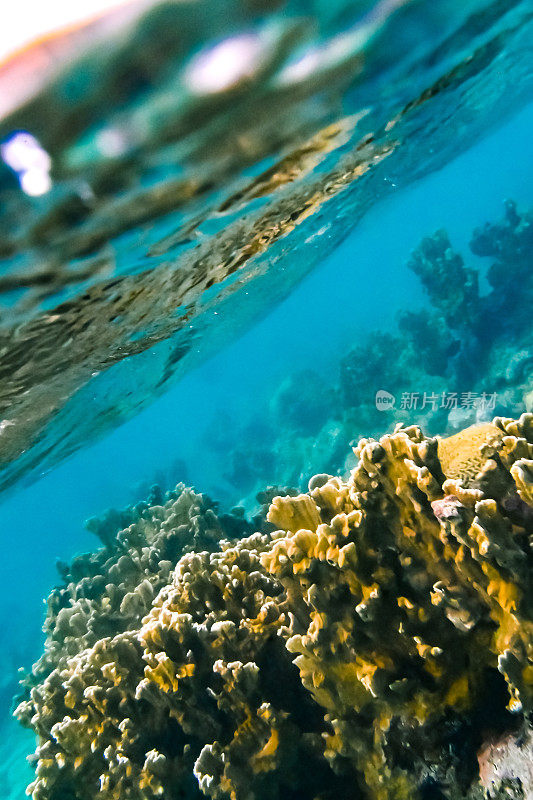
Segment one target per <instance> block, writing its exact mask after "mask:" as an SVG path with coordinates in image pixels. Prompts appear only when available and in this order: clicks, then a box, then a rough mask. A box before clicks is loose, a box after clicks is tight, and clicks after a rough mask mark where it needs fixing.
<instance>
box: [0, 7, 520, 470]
mask: <svg viewBox="0 0 533 800" xmlns="http://www.w3.org/2000/svg"><path fill="white" fill-rule="evenodd" d="M274 5H275V4H274ZM326 5H327V9H326V8H324V9H323V11H324V14H325V16H326V17H329V22H326V23H324V24H323V20H321V21H319V23H318V28H319V30H318V31H311V30H310V28H309V24H308V21H306V20H302V19H301V17H300V16H299V14H300V12H301V4H300V3H298V2H296V3H294V4H292V3H288V8H287V14H286V15H285V16H284V17H282V18H278V17H276V16H275V15H274V16H273V17H268V18H264V16H265V14H266V12H268V11H270V10H271V5H270V3H269V2H266V3H259V4H258V5H256V4H255V3H251V4H248V3H240V2H237V1H236V2H234V3H233V2H230V0H228V2H221V3H220V4H217V7H220V8H222V9H224V10H225V11H227V12H228V13H227V15H226V16H225V15H224V14H222V15H220V14H219V15H218V17H220V16H222V17H224V18H225V19H226V20H227V22H228V25H227V27H224V26H222V27H221V28H220V29H217V28H216V17H217V15H216V14H215V13H214V12H213V8H212V6H213V4H212V3H210V2H195V3H194V4H188V3H187V4H185V5H182V4H181V3H166V4H164V5H163V6H162V8H160V9H155V10H153V11H152V12H151V13H150V15H149V16H148V17H147V18H146V20H145V22H144V23H141V24H140V25H139V27H138V29H137V30H136V32H135V34H134V35H133V36H132V38H131V41H130V45H131V46H128V44H127V43H123V44H122V45H120V46H117V47H113V48H110V49H109V50H108V51H107V52H106V59H102V57H101V56H102V50H103V48H98V51H97V53H96V54H94V53H93V54H92V55H88V56H86V57H85V58H84V59H82V60H81V61H80V62H79V63H76V64H74V65H73V66H72V68H71V69H70V70H67V72H66V73H65V74H62V75H61V76H60V77H59V78H58V80H57V81H56V82H55V83H53V84H52V85H51V86H49V87H48V88H47V89H46V90H45V91H43V93H42V94H41V95H39V97H38V98H36V99H35V100H34V101H32V102H31V103H30V104H28V105H27V106H26V107H25V108H23V109H22V110H20V112H18V113H17V114H15V115H12V117H10V118H9V119H8V120H5V121H4V122H3V123H2V126H1V130H0V139H3V138H4V137H5V136H8V135H9V134H10V133H11V132H12V131H13V130H15V129H17V128H24V129H25V128H31V129H32V131H33V132H34V133H35V134H36V135H37V136H38V137H40V138H41V140H42V142H43V144H44V146H45V147H46V148H47V149H48V150H50V152H51V154H52V156H53V170H52V177H53V180H54V188H53V189H52V191H51V193H50V195H49V197H48V198H46V199H45V198H37V199H29V198H24V197H22V196H21V195H20V193H18V192H17V191H15V190H14V189H13V187H12V186H11V188H10V186H9V185H8V183H7V180H4V178H5V176H4V178H3V177H2V175H0V193H1V195H2V197H1V200H2V208H3V211H2V214H0V256H1V257H2V277H1V279H0V304H1V307H2V312H3V313H2V324H1V328H0V378H1V379H2V380H0V417H1V418H2V422H1V424H2V428H1V434H2V435H1V440H0V441H1V447H0V486H8V485H11V484H13V483H15V482H16V481H17V480H18V479H19V478H20V477H21V476H23V475H25V474H28V473H29V474H31V475H35V474H36V473H37V472H38V471H39V470H42V469H46V468H48V467H50V466H51V465H52V464H54V463H56V462H57V461H58V460H60V459H62V458H64V457H65V456H67V455H69V454H70V453H72V452H73V451H75V450H76V449H77V448H78V447H80V446H81V445H83V444H85V443H86V442H87V441H90V440H92V439H94V438H95V437H97V436H101V435H103V434H104V433H105V432H106V431H107V430H109V429H110V428H112V427H115V426H116V425H118V424H119V423H120V422H122V421H124V420H125V419H128V418H129V417H131V416H132V415H133V414H134V413H135V412H136V411H138V410H140V409H141V408H142V407H143V405H146V404H147V403H148V402H150V401H151V400H153V399H154V397H155V396H157V395H159V394H160V393H161V392H162V391H164V390H165V389H166V388H167V387H168V386H169V385H170V382H171V381H172V380H176V379H178V378H179V377H180V376H181V375H183V374H184V373H185V372H186V371H187V370H189V369H190V368H191V367H193V366H195V365H196V364H197V363H198V361H199V360H201V358H205V357H206V356H207V355H209V354H210V353H211V352H213V350H215V349H216V348H220V347H222V346H223V345H224V344H225V343H226V342H227V341H229V340H230V339H231V338H234V337H235V336H236V335H238V334H239V333H240V332H242V331H243V330H245V329H246V327H247V326H249V325H250V324H251V323H252V322H253V321H255V320H257V319H258V318H259V317H260V315H261V314H263V313H264V312H265V310H266V309H269V308H272V306H273V304H274V303H275V302H277V301H278V300H280V299H281V298H283V297H284V296H286V294H287V293H288V292H289V291H290V290H291V288H292V287H293V286H294V285H295V284H296V283H297V282H298V281H299V280H300V279H301V278H302V277H303V275H305V274H306V273H307V272H309V270H311V269H312V268H313V266H314V265H315V264H317V263H319V262H320V261H321V260H322V259H323V258H324V257H325V256H326V255H327V254H328V253H329V252H331V250H332V249H333V248H334V247H335V245H336V244H337V243H338V242H339V241H341V239H342V238H343V237H344V236H345V235H346V233H347V232H348V231H350V230H351V229H353V228H354V226H355V225H356V224H357V223H358V221H359V220H360V219H361V217H362V216H363V215H364V214H365V213H366V211H368V209H369V208H370V207H372V206H373V205H374V203H376V202H377V201H379V200H380V199H381V198H382V197H384V196H387V195H389V194H390V193H391V192H393V191H395V187H403V186H406V185H408V184H409V183H410V182H412V181H413V180H416V179H417V178H420V177H421V176H423V175H426V174H428V173H429V172H431V171H432V170H435V169H437V168H440V167H442V166H443V165H444V164H446V163H447V161H448V160H449V159H451V158H452V157H453V156H455V155H456V154H457V153H458V152H460V151H461V150H462V149H465V148H466V147H468V146H470V145H471V144H472V143H474V142H475V141H476V140H477V139H478V138H479V137H480V136H481V135H485V134H486V133H487V132H488V131H489V130H490V129H491V127H493V126H494V125H495V124H496V122H497V121H500V120H501V119H503V118H504V117H505V116H506V115H508V114H511V113H512V112H514V111H515V110H516V109H517V108H518V107H520V106H521V105H522V103H523V101H524V99H525V98H527V97H529V96H530V94H531V86H530V84H529V82H528V79H527V78H526V77H524V76H525V75H526V70H525V69H524V66H523V62H522V59H527V58H528V47H527V46H526V45H528V44H529V42H530V41H531V40H532V38H533V37H532V36H531V26H532V25H533V21H532V20H531V18H530V16H529V15H528V9H527V3H525V2H522V3H520V2H518V3H517V4H515V5H514V6H513V9H512V10H511V11H510V10H509V9H507V8H502V6H501V4H498V3H494V4H493V5H494V9H493V11H494V13H493V14H489V15H485V14H482V15H481V17H480V16H479V14H478V13H476V12H475V10H474V13H472V14H471V15H470V16H465V10H464V7H463V5H462V4H458V7H457V8H456V7H455V4H454V3H446V4H444V5H443V7H442V8H439V6H440V4H435V3H430V2H426V3H425V5H424V12H423V13H422V14H421V13H420V9H419V4H418V3H411V2H401V0H400V2H396V1H395V0H393V1H392V2H383V3H378V4H372V3H369V2H366V1H364V2H363V1H362V2H360V3H356V4H353V3H348V4H347V3H344V2H342V0H339V2H338V3H336V4H326ZM319 7H320V8H322V4H319V6H317V10H319ZM292 10H294V11H295V14H294V15H292V16H291V14H292ZM289 12H290V13H289ZM365 12H368V13H367V14H365ZM361 14H362V15H363V16H360V15H361ZM196 15H197V16H196ZM319 16H320V14H319ZM280 19H281V21H282V23H283V24H280ZM184 20H185V21H184ZM237 20H240V21H241V22H240V23H239V24H237ZM193 21H194V24H193ZM444 22H445V23H446V24H444ZM441 23H442V24H441ZM341 24H342V25H348V26H349V29H348V30H345V29H344V30H343V31H342V32H339V28H338V27H337V26H339V25H341ZM143 25H144V27H143ZM239 25H241V26H242V25H244V29H245V30H248V29H249V26H250V25H251V26H252V28H253V31H252V32H253V36H256V40H257V46H258V48H259V56H258V63H257V69H255V71H252V73H251V74H250V75H248V76H247V77H246V79H243V80H241V81H240V82H237V85H235V86H231V87H229V88H226V89H224V90H223V91H218V92H213V93H210V92H207V93H206V94H201V93H200V94H195V93H194V92H193V91H191V89H190V87H189V88H187V75H188V69H189V68H190V67H191V64H192V65H194V57H195V55H194V54H195V48H197V46H198V43H199V41H202V42H203V43H204V42H211V44H213V43H214V42H215V41H216V39H217V37H218V36H228V35H230V34H233V33H235V32H237V33H239V32H242V27H239ZM254 26H255V27H254ZM321 26H322V27H321ZM426 26H427V34H426V33H425V31H426ZM437 31H438V32H439V33H438V34H437ZM253 36H252V38H253ZM436 36H437V37H441V38H437V41H436V40H435V37H436ZM336 37H337V38H336ZM465 37H466V38H467V39H468V41H469V44H470V49H469V50H468V51H467V52H465V46H464V45H465ZM162 42H163V43H166V46H163V48H162V47H161V43H162ZM339 44H342V46H341V47H339V46H338V45H339ZM415 44H416V47H414V45H415ZM154 52H156V53H157V54H158V57H157V58H155V59H154ZM308 53H310V54H311V56H312V58H311V62H312V63H313V64H314V63H315V61H314V60H313V59H315V58H316V59H318V61H317V62H316V63H317V64H318V66H316V68H314V69H308V70H307V71H306V69H303V71H302V62H303V66H304V67H305V64H308V65H309V63H310V62H309V60H306V59H305V58H303V56H305V55H306V54H308ZM132 62H133V65H132ZM528 63H529V62H528ZM130 67H131V69H130ZM406 76H408V78H407V77H406ZM406 86H409V87H410V88H411V92H410V93H409V95H407V93H406ZM465 87H468V89H467V90H466V89H465ZM463 90H464V91H463ZM474 97H475V108H476V114H475V116H474V117H473V116H472V103H473V102H474V100H473V98H474ZM451 109H453V113H451ZM52 110H53V112H52ZM35 120H38V121H37V122H35ZM450 130H453V137H452V136H450ZM391 175H393V176H394V181H392V180H391ZM4 184H5V185H4ZM317 232H321V233H320V235H317ZM125 385H127V389H126V390H124V387H125ZM89 410H90V412H89Z"/></svg>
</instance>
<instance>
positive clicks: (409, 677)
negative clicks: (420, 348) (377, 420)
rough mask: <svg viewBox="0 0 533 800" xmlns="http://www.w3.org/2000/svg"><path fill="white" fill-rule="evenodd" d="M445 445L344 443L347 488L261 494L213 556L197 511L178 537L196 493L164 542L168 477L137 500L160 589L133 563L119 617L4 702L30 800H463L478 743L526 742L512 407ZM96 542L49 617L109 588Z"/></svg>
mask: <svg viewBox="0 0 533 800" xmlns="http://www.w3.org/2000/svg"><path fill="white" fill-rule="evenodd" d="M496 432H497V433H496ZM458 441H459V440H458ZM447 445H449V440H448V442H447V441H446V440H438V439H437V438H428V437H425V436H424V435H423V433H422V432H421V430H420V428H418V427H417V426H410V427H407V428H402V427H401V426H399V427H398V428H397V429H396V431H395V432H394V433H392V434H388V435H385V436H383V437H382V438H381V439H380V440H379V441H375V440H373V439H363V440H361V441H360V442H359V444H358V446H357V448H356V454H357V457H358V463H357V466H356V467H355V469H354V470H353V471H352V473H351V475H350V477H349V478H348V479H347V480H343V479H341V478H338V477H331V476H328V475H325V474H321V475H319V476H317V478H316V479H315V480H314V481H313V482H312V484H311V487H312V488H311V489H310V491H309V492H307V493H304V494H300V495H297V496H290V495H285V496H275V497H274V498H273V499H272V502H271V504H270V509H269V512H268V515H267V519H268V522H269V523H270V525H271V526H274V527H275V528H277V530H274V531H272V529H271V528H265V532H262V533H261V532H258V533H254V534H252V535H248V536H246V537H245V538H240V539H234V540H233V541H228V540H225V541H224V540H223V541H220V543H219V549H215V547H216V546H217V544H216V543H217V540H218V538H219V536H220V534H221V533H222V531H221V526H220V525H219V524H216V523H215V522H213V523H212V525H208V526H207V541H206V540H205V538H203V537H204V531H205V527H204V526H202V525H200V528H201V530H202V534H201V536H200V538H199V539H198V535H197V534H195V520H196V519H200V521H201V520H204V518H205V516H206V515H207V516H208V518H209V519H211V516H210V514H209V511H204V510H203V506H202V505H201V504H200V507H201V513H200V514H199V515H198V514H195V513H193V514H189V511H188V510H187V512H186V513H185V514H184V515H181V516H180V519H182V520H183V519H184V520H185V521H184V522H183V523H182V526H181V530H182V534H181V537H180V544H179V546H177V542H176V540H175V539H174V538H173V537H174V536H175V533H176V528H175V527H174V525H173V524H169V523H168V520H169V519H170V518H171V517H172V514H173V511H172V507H173V503H179V502H180V498H182V499H181V502H182V503H183V504H185V506H186V507H187V509H191V508H197V507H198V504H199V500H198V495H194V493H192V492H190V490H185V489H181V491H180V493H179V495H178V496H173V497H171V498H170V499H169V502H168V503H167V504H166V506H164V507H162V506H159V507H158V506H151V507H148V508H146V509H145V510H144V512H143V513H144V514H145V517H144V519H145V522H144V524H143V525H142V526H140V529H141V532H142V534H141V537H140V538H142V541H143V548H141V549H142V550H143V553H144V552H145V551H148V553H149V551H150V547H146V541H147V540H148V541H149V542H153V543H157V547H158V548H159V549H160V550H161V551H162V550H163V549H164V548H165V547H166V546H167V540H169V539H170V542H171V544H170V547H171V550H172V553H169V552H167V551H165V554H163V555H166V556H168V560H167V559H165V568H164V570H163V572H164V579H163V580H164V583H165V585H161V583H162V582H163V581H161V582H159V583H157V589H159V593H158V594H157V596H155V597H153V594H152V595H151V596H150V597H148V592H146V593H145V591H144V588H143V587H146V583H147V578H146V577H145V576H144V574H142V573H139V572H136V573H135V579H134V580H136V581H137V587H136V588H132V585H131V584H130V585H128V587H124V589H125V588H128V591H129V592H130V594H131V593H132V592H133V594H135V595H137V594H139V597H140V603H141V604H142V605H143V609H142V611H141V610H140V608H138V607H137V606H136V610H135V614H132V615H131V618H130V623H131V624H130V626H129V629H128V630H125V626H123V629H122V630H117V629H115V630H110V631H109V632H107V633H102V635H101V636H100V638H97V636H95V635H92V639H91V638H90V639H87V633H86V632H85V628H84V626H82V625H81V624H80V625H79V627H74V628H72V629H71V631H70V637H71V638H70V639H69V638H68V637H66V638H65V637H64V636H62V637H60V646H59V647H55V648H54V647H50V646H48V648H47V654H46V656H45V657H46V658H47V659H48V662H47V663H48V665H49V667H50V669H49V670H48V673H47V674H45V675H44V676H43V675H41V677H40V679H39V670H37V671H36V676H35V681H34V686H33V688H32V689H31V693H30V696H29V697H28V698H27V699H25V700H24V701H23V702H22V703H21V704H20V706H19V708H18V709H17V712H16V714H17V716H18V718H19V719H20V720H21V722H23V723H24V724H25V725H27V726H29V727H31V728H32V729H33V730H34V731H35V732H36V733H37V735H38V739H39V745H38V748H37V752H36V777H35V781H34V783H33V784H32V785H31V786H30V789H29V791H30V793H31V794H32V796H33V798H34V799H35V800H64V798H67V797H68V798H71V797H72V798H74V797H75V798H76V800H92V799H93V798H96V797H97V796H100V797H102V798H104V800H105V798H108V799H109V800H111V798H113V799H114V800H119V798H120V800H124V798H132V799H133V798H135V800H141V798H143V799H145V798H155V797H161V796H163V797H165V798H167V799H168V800H178V798H182V799H183V798H200V797H202V796H205V797H210V798H212V799H213V800H281V798H283V800H316V799H317V798H320V800H326V798H328V799H330V798H331V800H333V798H338V797H342V798H346V799H347V800H348V798H350V800H352V798H353V800H357V799H358V798H367V800H404V799H405V800H415V799H419V800H423V798H426V797H428V796H430V794H428V792H429V788H428V787H433V788H432V789H431V791H432V792H433V794H431V796H438V797H442V798H448V800H452V798H457V797H459V796H460V797H464V798H469V799H470V800H474V798H477V797H480V796H481V795H480V791H482V786H481V784H480V782H479V778H480V772H479V764H478V757H477V754H478V752H481V755H480V760H481V763H482V765H483V763H484V762H483V759H484V756H483V752H485V751H483V750H482V745H483V742H484V741H485V749H486V747H487V746H489V745H488V744H487V743H488V742H490V741H499V740H502V737H505V736H512V737H515V740H516V741H518V739H517V738H516V737H519V736H520V735H521V733H522V735H523V736H528V735H529V734H528V723H527V719H528V714H530V713H531V709H532V705H533V609H532V605H531V598H532V593H531V578H532V575H533V562H532V554H531V546H530V537H531V533H532V530H533V527H532V525H531V520H530V518H529V517H528V516H527V515H525V514H523V515H521V516H520V515H518V516H517V515H516V514H514V513H513V515H512V516H511V515H509V514H508V512H507V508H508V499H509V497H511V496H517V497H519V500H520V503H523V504H525V505H527V507H528V508H531V507H533V502H532V496H531V491H530V490H531V471H528V470H529V467H530V465H531V462H532V461H533V415H531V414H524V415H522V417H520V419H518V420H513V419H509V418H505V419H504V418H495V419H494V421H493V423H491V425H488V426H487V425H486V426H482V427H481V428H476V427H474V428H470V429H467V430H466V431H464V432H463V433H462V438H461V440H460V448H459V452H460V455H461V458H460V459H459V461H458V460H457V459H455V461H454V462H453V469H452V468H451V467H450V461H449V459H447V457H446V458H444V457H443V459H442V461H441V460H440V455H441V454H445V453H446V450H447ZM474 465H475V469H476V472H475V474H474ZM267 494H268V493H267ZM511 507H513V508H514V506H513V504H511ZM188 520H189V521H188ZM135 526H136V523H134V524H133V525H132V526H130V528H129V529H126V531H123V532H121V533H119V534H117V541H119V542H120V541H122V540H125V542H126V544H129V543H130V541H131V542H133V541H134V540H135V542H137V540H136V539H135V537H134V536H133V531H134V530H138V528H139V526H138V528H137V529H136V527H135ZM188 526H191V527H188ZM132 529H133V530H132ZM128 531H129V532H128ZM212 531H215V534H214V535H213V534H212ZM143 537H144V538H143ZM184 543H185V545H184ZM188 546H190V548H193V549H191V552H185V553H183V551H184V548H185V547H188ZM198 547H199V548H201V549H199V550H198ZM209 551H211V552H209ZM105 552H106V551H105V550H104V551H100V553H99V554H95V555H94V556H93V557H92V559H91V557H88V558H86V559H85V560H82V561H81V562H79V561H78V562H75V563H74V565H73V568H72V570H71V572H72V574H73V575H74V572H75V566H76V564H77V566H78V568H79V571H78V572H77V573H76V577H77V584H76V583H74V582H72V583H71V584H69V587H68V588H67V590H63V591H66V592H67V594H66V595H63V598H64V599H65V601H66V602H65V609H66V610H67V612H68V614H69V615H70V613H71V612H72V613H76V612H75V609H76V606H77V603H79V601H78V599H77V595H76V591H77V585H79V586H80V587H87V586H89V585H91V587H92V591H93V597H92V599H91V602H92V603H95V604H96V606H95V607H97V606H98V607H100V608H101V607H102V606H105V604H106V602H105V601H109V597H110V590H109V588H108V586H107V585H103V584H105V581H106V580H107V578H106V577H105V576H104V575H103V574H102V573H103V571H104V569H107V570H108V571H109V573H112V572H113V571H114V570H117V567H118V564H119V563H120V559H119V560H118V561H116V560H112V563H110V564H109V565H108V564H107V561H106V558H105V555H104V554H105ZM158 555H159V554H158ZM126 557H127V556H126ZM122 558H124V556H122ZM94 563H97V564H98V571H99V574H100V575H102V578H103V580H101V582H100V583H98V582H96V581H95V580H94V578H92V577H91V576H92V574H93V573H91V570H92V568H93V564H94ZM167 565H168V566H167ZM172 569H173V571H171V570H172ZM84 571H85V572H86V573H88V576H85V577H83V573H84ZM133 582H134V581H133ZM148 583H150V580H149V579H148ZM150 587H151V589H154V588H156V584H155V582H152V583H150ZM124 589H123V590H122V591H123V598H125V597H126V594H124ZM86 593H87V592H86ZM60 596H61V595H60ZM56 597H57V593H53V594H52V606H53V605H54V602H55V600H54V598H56ZM121 602H124V600H122V601H121ZM141 616H143V618H142V620H141ZM55 618H56V619H58V618H59V614H58V615H57V617H55ZM84 624H85V622H84ZM94 633H95V634H97V633H98V632H97V631H94ZM52 638H53V636H52ZM56 638H57V636H56ZM54 661H55V663H54ZM506 758H507V757H506ZM508 763H510V762H509V759H507V760H506V761H505V765H506V766H504V765H503V764H502V767H501V775H502V776H503V777H504V778H505V780H508V779H510V780H514V779H516V780H515V784H516V787H518V784H517V783H516V782H517V781H518V780H522V781H523V775H524V774H525V773H523V771H522V772H520V774H519V775H518V774H516V775H514V774H509V768H508ZM511 772H512V770H511ZM486 775H487V770H486V769H485V768H484V767H483V766H482V775H481V777H482V779H483V780H485V779H486ZM516 787H515V788H516ZM518 788H520V787H518ZM504 789H505V787H504ZM504 789H502V791H504ZM522 789H523V790H524V792H525V793H526V794H524V796H528V795H527V791H529V789H528V787H524V786H522V788H521V789H520V790H522ZM517 790H518V789H517ZM501 796H503V795H501ZM517 796H519V795H517Z"/></svg>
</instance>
